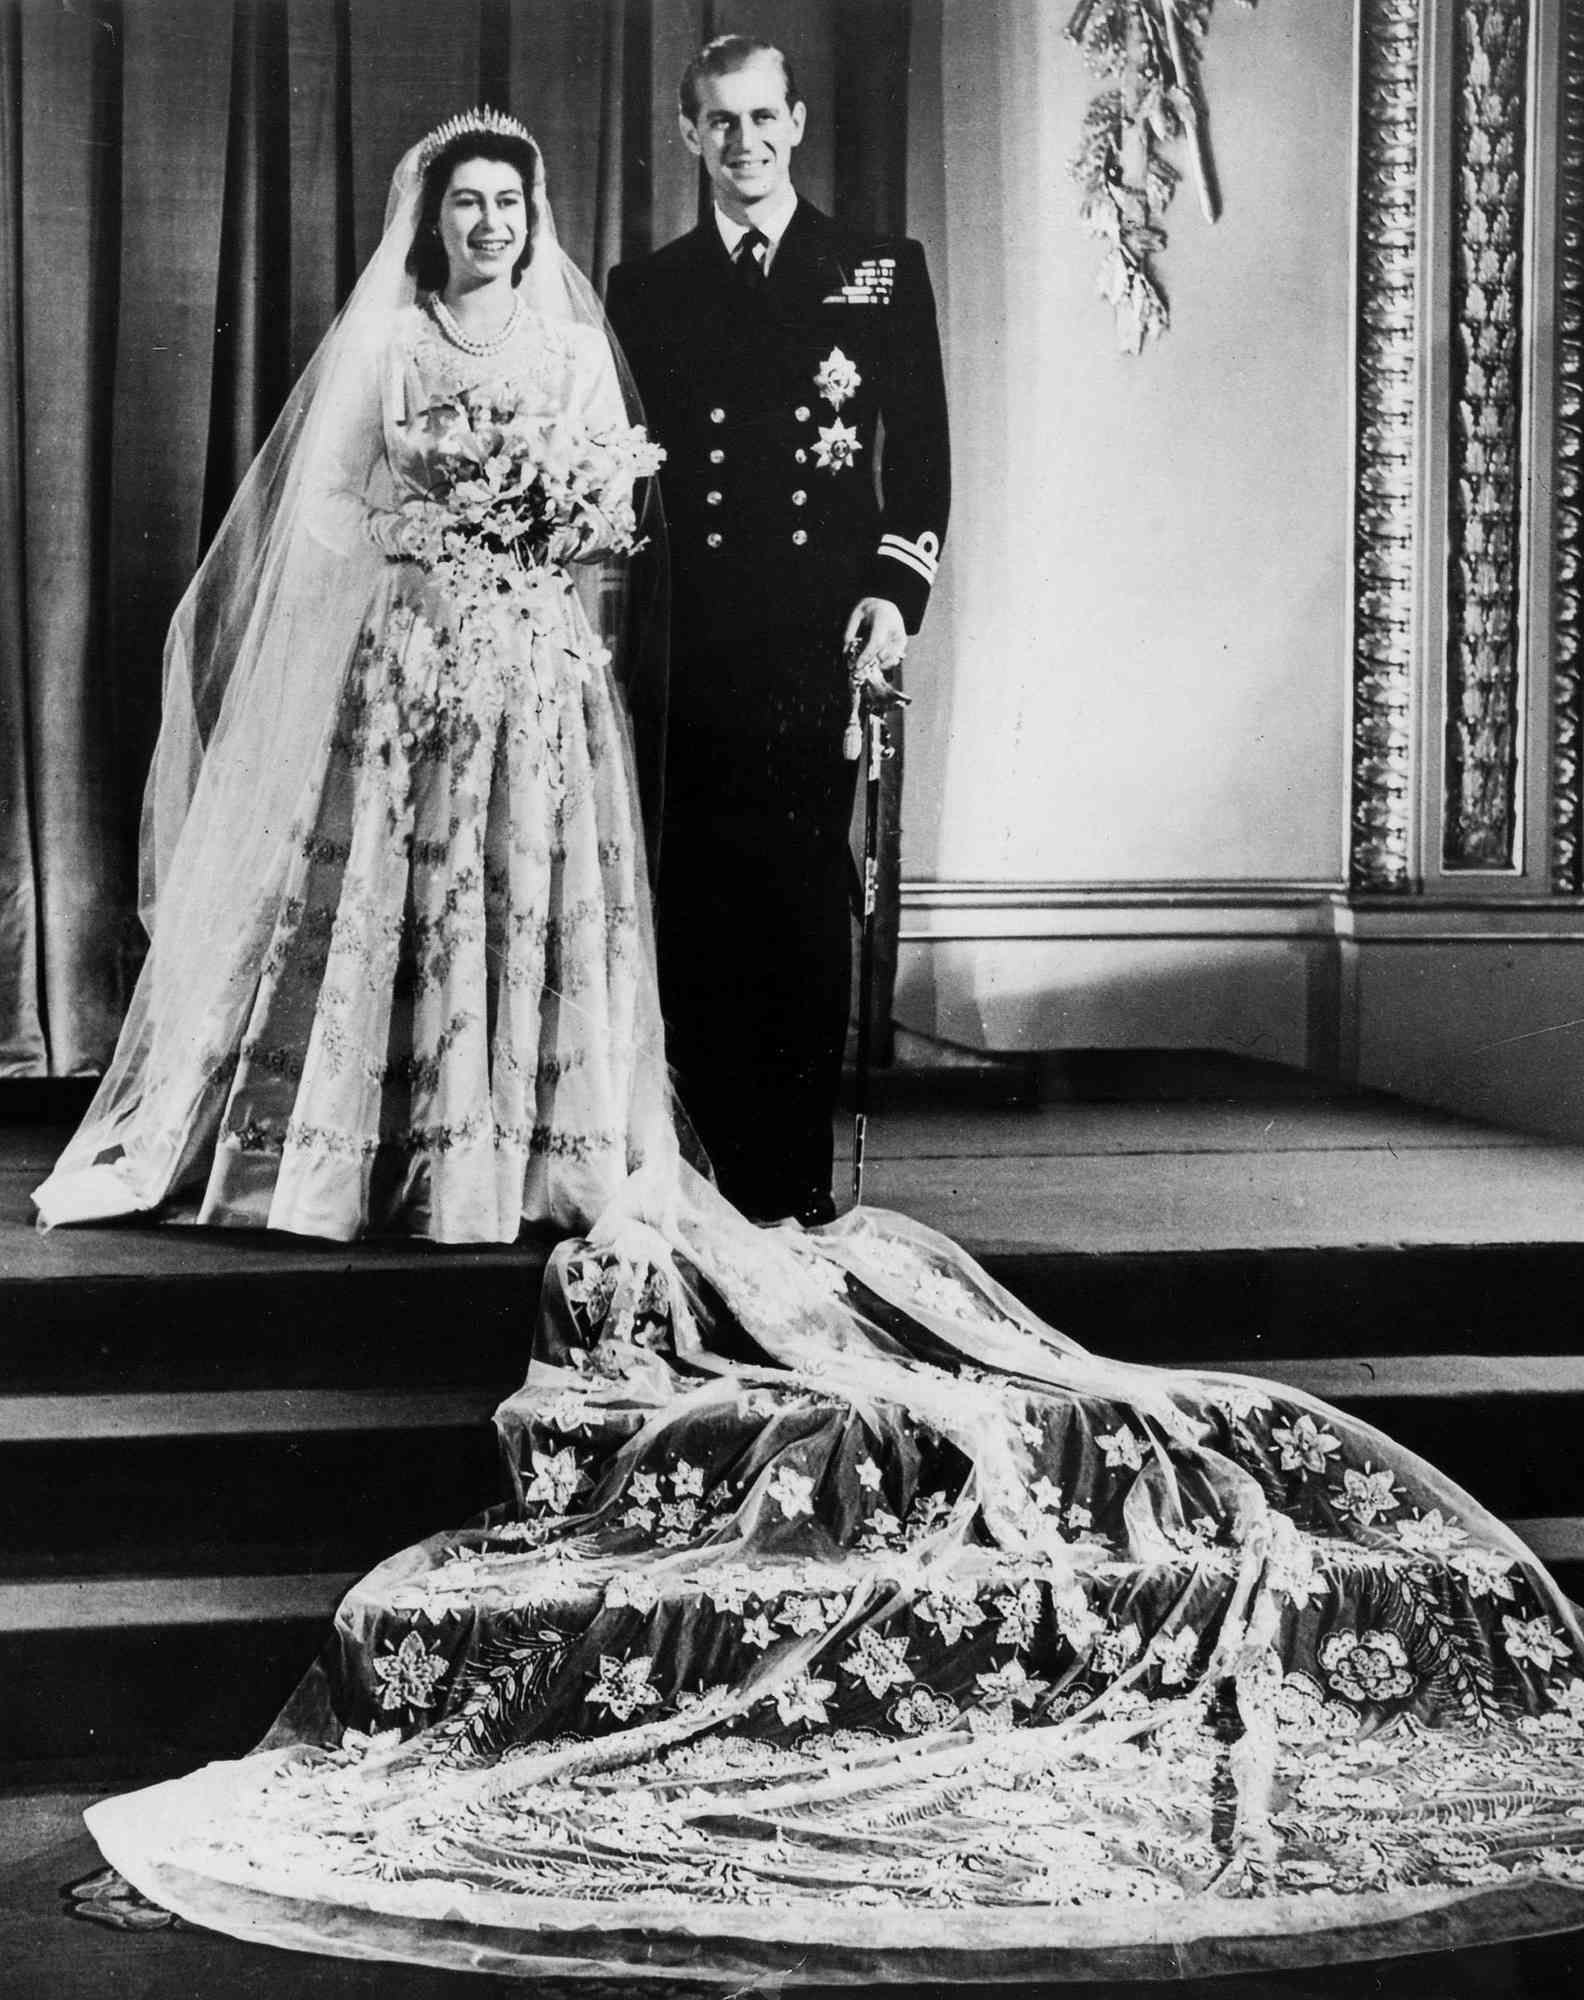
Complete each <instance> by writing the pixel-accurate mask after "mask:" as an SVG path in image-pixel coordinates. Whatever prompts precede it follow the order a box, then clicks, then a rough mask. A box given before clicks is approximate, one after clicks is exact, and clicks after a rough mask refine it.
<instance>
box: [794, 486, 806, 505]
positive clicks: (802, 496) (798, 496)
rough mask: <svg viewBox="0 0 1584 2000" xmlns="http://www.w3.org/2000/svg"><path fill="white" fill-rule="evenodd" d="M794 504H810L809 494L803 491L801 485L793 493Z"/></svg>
mask: <svg viewBox="0 0 1584 2000" xmlns="http://www.w3.org/2000/svg"><path fill="white" fill-rule="evenodd" d="M792 505H793V506H794V507H806V506H807V505H808V495H807V494H806V493H805V492H804V491H803V489H802V487H801V486H800V487H799V488H798V490H797V492H796V493H794V494H793V495H792Z"/></svg>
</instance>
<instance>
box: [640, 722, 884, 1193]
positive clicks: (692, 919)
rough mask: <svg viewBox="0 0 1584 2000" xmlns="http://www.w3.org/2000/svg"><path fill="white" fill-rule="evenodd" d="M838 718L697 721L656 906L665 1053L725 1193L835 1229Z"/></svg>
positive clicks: (845, 809)
mask: <svg viewBox="0 0 1584 2000" xmlns="http://www.w3.org/2000/svg"><path fill="white" fill-rule="evenodd" d="M821 707H822V709H824V710H826V711H827V712H826V713H824V714H822V715H821V716H820V717H819V718H818V719H817V720H818V726H815V727H812V728H811V727H809V726H808V724H809V722H810V721H811V720H812V718H810V717H808V716H807V715H804V716H799V717H792V718H788V717H786V716H785V714H783V715H782V717H781V718H780V721H781V724H782V726H780V727H776V726H767V725H766V724H765V719H764V718H763V717H762V716H760V717H757V718H756V717H754V716H752V715H749V716H742V715H735V716H726V717H721V716H716V715H712V716H707V717H698V716H697V715H693V716H689V715H688V714H686V713H684V714H681V715H678V716H674V718H673V724H672V731H671V741H670V744H669V746H668V757H667V783H666V796H665V822H664V832H663V836H662V840H661V848H660V870H659V889H658V895H657V899H656V921H657V930H658V948H659V957H660V996H661V1004H662V1007H663V1008H664V1011H665V1017H666V1046H667V1050H668V1053H669V1056H670V1060H671V1064H672V1068H673V1071H674V1074H675V1079H676V1084H677V1089H678V1094H679V1096H680V1098H681V1101H682V1108H683V1110H684V1111H685V1112H686V1113H687V1115H688V1118H689V1119H690V1121H691V1122H692V1125H693V1129H694V1131H695V1132H696V1134H697V1135H698V1138H699V1139H700V1141H701V1142H702V1144H703V1147H704V1150H705V1151H706V1152H707V1154H708V1155H709V1159H710V1163H711V1165H712V1166H713V1167H714V1169H715V1174H716V1178H717V1180H718V1181H719V1183H720V1187H721V1190H722V1192H723V1193H724V1194H725V1195H726V1196H727V1198H728V1199H729V1200H731V1201H732V1202H733V1203H735V1205H736V1206H737V1207H739V1208H741V1209H742V1210H743V1211H744V1212H745V1213H747V1214H749V1215H751V1216H754V1217H755V1218H757V1219H760V1220H769V1219H773V1218H775V1217H779V1216H783V1215H796V1216H800V1217H802V1218H803V1219H804V1220H806V1221H818V1220H823V1219H825V1218H826V1217H827V1216H828V1215H829V1214H830V1212H831V1203H830V1196H831V1164H832V1161H831V1150H832V1149H831V1120H832V1117H833V1115H834V1113H835V1108H836V1098H837V1093H838V1090H839V1087H840V1083H841V1066H842V1052H843V1048H844V1046H845V1042H846V1035H847V1015H848V1007H849V1002H850V998H851V995H850V985H851V951H852V942H851V937H852V933H851V914H850V903H849V893H848V885H849V881H850V871H851V864H850V861H849V858H848V831H849V827H850V823H851V818H852V807H853V786H854V771H855V767H854V766H853V765H851V764H849V763H847V762H846V760H845V759H844V758H843V757H842V754H841V728H840V717H839V701H837V702H835V703H831V702H825V703H822V704H821ZM831 711H834V712H835V716H836V719H835V726H834V727H833V726H832V719H831ZM788 720H790V721H792V722H793V724H794V726H793V727H790V728H788V727H786V726H785V724H786V722H787V721H788ZM798 723H801V724H802V725H803V726H802V727H798V726H796V724H798ZM756 724H757V725H758V726H755V725H756ZM745 725H746V726H745Z"/></svg>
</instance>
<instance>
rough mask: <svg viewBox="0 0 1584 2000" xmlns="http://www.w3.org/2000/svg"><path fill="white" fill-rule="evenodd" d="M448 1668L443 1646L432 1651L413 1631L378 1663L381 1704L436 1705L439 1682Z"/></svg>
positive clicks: (383, 1705)
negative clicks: (436, 1684) (437, 1683)
mask: <svg viewBox="0 0 1584 2000" xmlns="http://www.w3.org/2000/svg"><path fill="white" fill-rule="evenodd" d="M445 1670H446V1658H445V1654H444V1653H442V1652H441V1651H440V1649H439V1647H438V1646H437V1647H436V1648H435V1649H434V1651H433V1652H431V1651H430V1650H429V1648H428V1647H427V1646H426V1645H425V1644H424V1642H423V1640H422V1639H421V1638H419V1636H418V1634H417V1633H416V1632H409V1633H408V1634H407V1636H406V1638H405V1639H403V1640H402V1642H401V1644H400V1645H399V1646H397V1647H396V1648H395V1650H394V1651H392V1652H389V1653H387V1654H386V1655H385V1657H384V1658H383V1659H378V1660H376V1661H375V1662H374V1672H375V1674H376V1675H377V1676H378V1678H379V1680H380V1681H381V1683H382V1685H381V1687H380V1694H379V1704H380V1707H381V1708H433V1707H434V1703H435V1692H434V1691H435V1683H436V1681H438V1680H439V1679H440V1678H441V1676H442V1675H443V1674H444V1673H445Z"/></svg>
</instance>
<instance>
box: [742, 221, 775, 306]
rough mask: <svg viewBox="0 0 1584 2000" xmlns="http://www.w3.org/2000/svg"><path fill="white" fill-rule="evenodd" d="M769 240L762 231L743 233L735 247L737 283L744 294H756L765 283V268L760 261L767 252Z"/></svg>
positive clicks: (753, 230)
mask: <svg viewBox="0 0 1584 2000" xmlns="http://www.w3.org/2000/svg"><path fill="white" fill-rule="evenodd" d="M769 248H770V239H769V237H768V236H766V234H765V233H764V231H763V230H762V229H750V230H748V231H746V232H745V234H744V235H743V237H742V240H741V241H740V242H739V243H738V245H737V282H738V284H739V285H741V286H742V288H743V290H744V291H745V292H757V291H759V290H760V289H761V287H762V286H763V284H764V281H765V267H764V264H763V262H762V261H761V260H762V258H763V257H764V256H765V254H766V253H767V252H768V251H769Z"/></svg>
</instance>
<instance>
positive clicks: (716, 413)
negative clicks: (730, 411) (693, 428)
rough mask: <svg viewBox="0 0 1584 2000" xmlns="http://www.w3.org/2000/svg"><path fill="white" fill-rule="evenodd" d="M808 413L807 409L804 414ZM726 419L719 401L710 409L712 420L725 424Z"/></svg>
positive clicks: (713, 422)
mask: <svg viewBox="0 0 1584 2000" xmlns="http://www.w3.org/2000/svg"><path fill="white" fill-rule="evenodd" d="M807 414H808V412H807V411H806V410H805V411H804V415H805V416H806V415H807ZM725 421H726V412H725V411H724V410H723V409H722V408H721V406H720V404H719V403H717V404H716V405H715V407H714V409H713V410H711V411H710V422H711V423H712V424H723V423H725Z"/></svg>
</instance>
